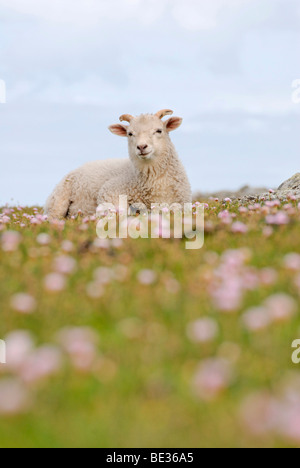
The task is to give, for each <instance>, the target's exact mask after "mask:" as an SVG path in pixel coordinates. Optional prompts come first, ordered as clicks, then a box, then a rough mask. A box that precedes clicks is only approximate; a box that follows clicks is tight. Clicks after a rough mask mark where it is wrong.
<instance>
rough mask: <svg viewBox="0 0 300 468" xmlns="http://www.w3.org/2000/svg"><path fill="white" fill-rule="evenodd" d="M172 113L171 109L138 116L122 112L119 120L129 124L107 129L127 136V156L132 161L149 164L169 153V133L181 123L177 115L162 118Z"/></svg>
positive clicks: (112, 126)
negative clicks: (164, 119)
mask: <svg viewBox="0 0 300 468" xmlns="http://www.w3.org/2000/svg"><path fill="white" fill-rule="evenodd" d="M172 114H173V111H171V110H162V111H159V112H157V113H156V114H143V115H140V116H138V117H133V116H132V115H129V114H124V115H122V116H121V117H120V121H121V122H124V121H125V122H128V123H129V125H123V124H116V125H111V126H110V127H109V130H110V131H111V132H112V133H113V134H115V135H119V136H122V137H127V138H128V146H129V156H130V158H131V160H132V161H133V163H138V164H139V165H140V164H151V163H153V162H154V161H156V160H158V159H161V158H164V157H165V155H166V154H168V153H169V150H170V145H171V140H170V136H169V133H170V132H171V131H173V130H176V129H177V128H178V127H179V126H180V125H181V123H182V119H181V118H179V117H171V118H169V119H168V120H166V121H163V120H162V119H163V117H165V116H166V115H172Z"/></svg>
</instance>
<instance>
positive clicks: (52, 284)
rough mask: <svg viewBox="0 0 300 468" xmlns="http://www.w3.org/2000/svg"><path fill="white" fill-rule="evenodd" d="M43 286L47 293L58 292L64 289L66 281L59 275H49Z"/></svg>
mask: <svg viewBox="0 0 300 468" xmlns="http://www.w3.org/2000/svg"><path fill="white" fill-rule="evenodd" d="M44 286H45V289H46V290H47V291H49V292H60V291H62V290H63V289H65V287H66V279H65V277H64V276H63V275H61V274H60V273H50V274H49V275H47V276H46V277H45V279H44Z"/></svg>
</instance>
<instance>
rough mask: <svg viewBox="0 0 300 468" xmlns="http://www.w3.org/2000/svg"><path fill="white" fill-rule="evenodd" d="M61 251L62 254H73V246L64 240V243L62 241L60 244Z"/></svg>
mask: <svg viewBox="0 0 300 468" xmlns="http://www.w3.org/2000/svg"><path fill="white" fill-rule="evenodd" d="M61 249H62V250H63V251H64V252H67V253H70V252H73V250H74V244H73V242H71V241H68V240H65V241H63V242H62V244H61Z"/></svg>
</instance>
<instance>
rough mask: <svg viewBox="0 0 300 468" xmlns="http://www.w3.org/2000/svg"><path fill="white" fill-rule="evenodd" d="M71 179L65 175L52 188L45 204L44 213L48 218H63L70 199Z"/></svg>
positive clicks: (66, 213)
mask: <svg viewBox="0 0 300 468" xmlns="http://www.w3.org/2000/svg"><path fill="white" fill-rule="evenodd" d="M71 193H72V181H71V179H70V178H68V177H65V178H64V179H63V180H62V181H61V182H60V183H59V184H58V185H57V186H56V187H55V189H54V191H53V193H52V194H51V195H50V197H49V198H48V200H47V202H46V205H45V209H44V211H45V214H46V215H47V216H48V219H49V220H52V219H61V218H65V217H67V215H68V211H69V208H70V205H71V203H72V201H71Z"/></svg>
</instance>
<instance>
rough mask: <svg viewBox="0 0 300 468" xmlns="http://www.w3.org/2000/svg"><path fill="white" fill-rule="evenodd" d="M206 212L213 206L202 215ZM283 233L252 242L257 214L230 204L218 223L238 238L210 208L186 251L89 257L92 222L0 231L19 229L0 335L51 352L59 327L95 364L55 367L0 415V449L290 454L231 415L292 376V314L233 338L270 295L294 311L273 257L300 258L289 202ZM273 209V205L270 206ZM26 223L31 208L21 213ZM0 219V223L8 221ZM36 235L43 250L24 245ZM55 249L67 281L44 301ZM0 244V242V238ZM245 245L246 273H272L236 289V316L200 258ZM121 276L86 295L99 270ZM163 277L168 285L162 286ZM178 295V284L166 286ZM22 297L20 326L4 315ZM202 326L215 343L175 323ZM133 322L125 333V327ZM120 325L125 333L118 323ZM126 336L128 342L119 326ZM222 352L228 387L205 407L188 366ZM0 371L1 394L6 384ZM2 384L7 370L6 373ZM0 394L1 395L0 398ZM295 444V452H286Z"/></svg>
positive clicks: (158, 245) (7, 265) (5, 273)
mask: <svg viewBox="0 0 300 468" xmlns="http://www.w3.org/2000/svg"><path fill="white" fill-rule="evenodd" d="M214 206H215V207H216V209H213V207H214ZM293 206H294V212H291V214H290V222H289V224H288V225H286V226H275V227H274V232H273V234H272V235H271V237H266V236H264V235H263V233H262V232H263V229H264V227H265V226H266V222H265V214H264V213H263V212H262V211H261V210H259V211H257V212H253V213H252V212H249V213H246V214H239V212H238V206H237V204H232V205H231V206H230V208H229V209H230V212H232V213H235V214H237V219H238V220H239V221H242V222H244V223H245V224H246V225H247V226H248V228H249V231H248V233H247V234H233V233H232V232H231V227H230V225H224V224H222V223H221V221H220V219H219V218H218V213H219V212H220V211H221V210H223V209H224V206H223V205H222V204H221V203H213V202H210V208H209V209H208V210H206V222H208V221H209V222H210V223H211V224H208V225H209V229H208V232H207V233H206V236H205V245H204V247H203V249H201V250H186V249H185V242H184V240H172V239H171V240H164V239H159V240H155V239H153V240H151V239H149V240H148V239H147V240H140V239H139V240H132V239H128V240H126V241H124V243H123V245H122V246H121V247H118V248H116V247H113V246H110V248H108V249H94V248H91V245H92V243H93V241H94V240H95V238H96V232H95V223H93V222H90V223H88V224H86V226H87V230H82V228H81V226H82V221H81V220H80V219H78V220H74V221H67V222H66V225H65V227H64V229H63V230H59V229H58V228H57V227H56V226H54V225H50V224H49V223H47V222H46V223H42V224H40V225H31V224H30V223H29V222H28V221H27V220H25V224H26V227H23V228H21V227H20V226H19V224H17V223H16V221H19V219H20V216H22V214H23V212H18V211H17V210H16V211H15V214H16V219H13V218H12V217H11V222H10V223H8V224H6V225H5V227H4V228H3V230H2V232H0V236H1V234H3V233H4V232H5V231H6V230H13V231H19V232H21V235H22V239H21V242H20V245H19V246H18V248H17V249H16V250H14V251H12V252H5V251H3V250H1V248H0V304H1V309H0V338H2V339H4V338H5V337H6V336H7V335H8V334H9V333H10V332H12V331H15V330H29V331H30V332H31V333H32V334H33V336H34V338H35V340H36V344H37V346H40V345H43V344H45V343H48V344H49V343H50V344H56V335H57V333H58V332H59V331H60V330H61V329H63V328H65V327H91V328H92V329H94V330H95V331H96V332H97V334H98V335H99V338H100V341H99V356H101V365H99V366H97V368H95V369H91V370H89V371H88V372H86V373H80V372H78V370H76V369H75V368H74V367H72V365H71V364H70V362H69V360H68V359H65V361H64V365H63V366H62V369H61V370H60V372H59V373H58V374H57V375H53V376H51V377H49V378H48V379H46V380H44V381H42V382H39V383H36V384H35V385H31V386H30V388H29V393H30V395H31V399H32V401H31V405H30V407H29V408H28V409H27V410H26V411H25V412H24V413H21V414H16V415H14V416H6V415H1V417H0V446H1V447H109V448H112V447H118V448H126V447H159V448H160V447H169V448H172V447H185V448H189V447H255V446H263V447H281V446H290V445H291V446H295V445H297V443H295V441H292V440H290V439H289V438H286V437H284V436H279V435H277V434H276V433H273V432H270V431H269V432H268V433H266V434H263V435H257V436H255V435H253V434H251V433H250V432H249V431H248V429H247V427H246V426H245V425H244V424H243V423H242V421H241V417H240V408H241V404H242V403H243V401H244V399H245V398H246V397H247V396H248V395H251V394H252V393H255V392H261V391H267V392H268V393H270V394H272V395H276V394H277V392H278V391H279V388H280V385H281V382H282V381H283V380H284V379H285V378H286V376H287V375H289V373H290V372H291V374H292V375H293V376H294V375H295V376H296V375H297V374H298V373H299V371H300V367H299V368H298V367H297V366H296V365H294V364H292V362H291V354H292V349H291V343H292V342H293V341H294V340H295V339H296V338H299V335H300V315H299V312H300V310H299V306H298V311H297V313H296V315H295V316H294V317H292V318H290V319H289V320H286V321H285V322H284V323H282V324H280V325H278V324H272V325H270V326H269V327H267V329H266V330H264V331H262V332H260V333H252V332H249V331H246V330H245V329H244V328H243V326H242V325H241V315H242V314H243V313H244V312H245V310H247V309H248V308H249V307H253V306H259V305H261V304H262V302H263V301H264V300H265V299H266V298H268V297H269V296H270V295H272V294H274V293H279V292H280V293H285V294H287V295H289V296H291V297H293V298H294V300H296V301H297V304H298V305H299V291H298V290H297V288H296V286H295V285H294V278H295V275H296V274H295V272H291V271H288V270H287V269H286V268H285V267H284V265H283V259H284V256H285V255H286V254H288V253H291V252H298V253H300V242H299V233H300V216H299V211H298V210H297V205H296V203H294V202H293ZM275 210H277V208H276V209H275ZM25 211H26V212H27V213H32V210H31V209H28V210H25ZM10 216H11V215H10ZM40 233H48V234H49V235H50V236H51V242H50V243H49V245H48V246H44V247H43V246H41V245H39V244H38V243H37V240H36V238H37V236H38V234H40ZM64 240H70V241H71V242H73V243H74V246H75V250H74V252H72V253H71V254H69V255H71V256H72V257H73V258H75V260H76V262H77V270H76V272H74V273H72V274H71V275H69V276H68V278H67V286H66V288H65V289H64V290H63V291H61V292H59V293H56V294H55V293H50V292H49V291H47V290H46V289H45V288H44V277H45V276H46V275H47V274H49V273H50V272H51V271H53V260H54V258H55V257H56V256H57V255H58V254H61V253H62V250H61V245H62V242H63V241H64ZM0 247H1V241H0ZM244 248H247V249H248V250H249V252H250V255H249V260H248V261H247V262H246V266H245V267H248V266H252V267H255V268H256V269H257V271H259V270H261V269H263V268H273V269H274V270H276V271H277V272H278V278H277V280H276V281H275V282H274V283H273V284H271V285H269V286H265V285H262V284H259V285H258V287H256V288H255V289H253V290H251V291H247V292H245V295H244V297H243V301H242V303H241V304H240V306H239V308H238V310H236V311H234V313H231V314H226V313H224V312H222V311H221V310H219V309H218V308H217V307H216V305H215V303H214V302H213V300H212V297H211V295H210V292H209V291H210V285H211V281H212V279H211V278H212V275H213V274H214V270H215V269H216V268H217V267H218V265H219V263H220V260H217V263H216V265H213V264H211V263H210V262H209V258H210V257H209V256H208V253H210V252H216V253H217V254H218V255H222V254H223V253H224V252H225V251H227V250H231V249H244ZM118 265H123V266H126V267H127V269H128V273H127V277H126V279H125V280H124V281H123V282H120V281H112V282H110V283H109V284H107V285H106V286H105V292H104V294H103V296H102V297H100V298H98V299H93V298H91V297H89V295H88V294H87V292H86V287H87V285H88V284H89V283H90V282H91V281H92V280H93V272H94V271H95V269H96V268H98V267H101V266H102V267H107V268H110V269H112V268H114V267H116V266H118ZM144 269H151V270H154V271H155V272H156V274H157V281H156V282H155V283H154V284H151V285H148V286H146V285H143V284H141V283H140V282H139V281H138V279H137V276H138V273H139V272H140V271H141V270H144ZM170 278H172V279H173V280H174V279H175V280H176V281H177V282H178V283H179V285H180V288H179V289H178V291H177V292H176V291H175V292H169V291H168V290H167V289H166V281H168V280H169V279H170ZM176 284H177V283H176ZM19 292H26V293H28V294H30V295H31V296H33V297H34V298H35V299H36V301H37V308H36V310H35V311H34V312H33V313H32V314H30V315H22V314H20V313H18V312H17V311H15V310H14V309H13V308H12V307H11V298H12V296H13V295H14V294H16V293H19ZM201 317H212V318H213V319H214V320H216V322H217V323H218V325H219V328H220V333H219V335H218V336H217V337H216V339H214V340H213V341H212V342H210V343H206V344H201V343H195V342H193V341H191V340H190V339H189V338H188V336H187V332H186V329H187V326H188V324H189V323H190V322H193V321H194V320H197V319H199V318H201ZM128 318H130V319H134V320H132V321H131V322H126V320H127V319H128ZM124 320H125V322H124ZM126 326H127V328H128V327H129V329H130V330H131V329H133V331H134V333H133V336H129V335H128V333H124V327H125V328H126ZM224 343H234V344H235V345H236V348H237V349H238V350H239V356H238V358H237V360H236V361H235V362H234V374H235V378H234V380H233V382H232V384H231V385H228V387H226V388H225V389H224V392H222V394H220V395H219V396H218V398H215V399H214V400H213V401H205V400H201V398H199V396H197V395H196V394H195V392H194V390H193V385H192V382H193V378H194V375H195V372H196V369H197V367H198V365H199V363H200V362H202V361H203V360H205V359H207V358H214V357H217V356H218V357H220V356H223V354H224V349H225V348H224ZM6 374H7V371H6V368H5V366H4V365H0V383H1V380H3V379H5V378H7V375H6ZM8 374H9V372H8ZM0 397H1V393H0ZM299 443H300V441H299Z"/></svg>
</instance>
